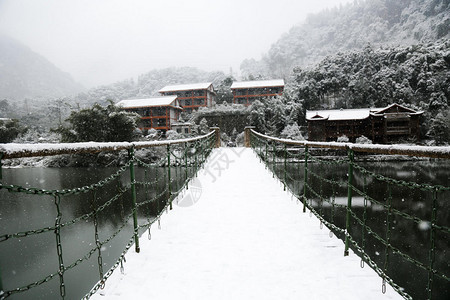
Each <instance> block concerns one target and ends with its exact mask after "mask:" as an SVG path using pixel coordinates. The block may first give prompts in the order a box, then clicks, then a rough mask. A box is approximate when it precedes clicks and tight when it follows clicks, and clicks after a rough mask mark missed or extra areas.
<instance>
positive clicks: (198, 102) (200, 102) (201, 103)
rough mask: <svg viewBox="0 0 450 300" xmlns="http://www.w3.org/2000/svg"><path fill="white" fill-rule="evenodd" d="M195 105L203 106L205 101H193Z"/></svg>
mask: <svg viewBox="0 0 450 300" xmlns="http://www.w3.org/2000/svg"><path fill="white" fill-rule="evenodd" d="M195 105H205V99H195Z"/></svg>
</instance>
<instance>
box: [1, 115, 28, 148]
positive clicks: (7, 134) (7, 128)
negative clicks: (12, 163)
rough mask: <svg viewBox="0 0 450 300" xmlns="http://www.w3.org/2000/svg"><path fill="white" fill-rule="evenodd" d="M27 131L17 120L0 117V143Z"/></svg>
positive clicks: (7, 141)
mask: <svg viewBox="0 0 450 300" xmlns="http://www.w3.org/2000/svg"><path fill="white" fill-rule="evenodd" d="M26 131H27V129H26V128H24V127H22V126H20V124H19V121H18V120H15V119H13V120H11V119H0V143H11V142H12V141H13V140H14V139H15V138H16V137H17V136H18V135H19V134H23V133H25V132H26Z"/></svg>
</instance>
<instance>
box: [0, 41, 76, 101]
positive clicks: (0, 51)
mask: <svg viewBox="0 0 450 300" xmlns="http://www.w3.org/2000/svg"><path fill="white" fill-rule="evenodd" d="M81 90H83V87H82V86H81V85H80V84H78V83H76V82H75V81H74V80H73V79H72V77H71V76H70V75H69V74H68V73H65V72H63V71H61V70H60V69H58V68H57V67H56V66H55V65H54V64H52V63H51V62H50V61H48V60H47V59H46V58H44V57H43V56H41V55H40V54H38V53H36V52H33V51H32V50H31V49H30V48H28V47H26V46H25V45H23V44H21V43H20V42H18V41H16V40H14V39H12V38H10V37H7V36H4V35H0V99H8V100H12V101H17V100H22V99H25V98H31V99H33V100H36V99H43V100H47V99H48V98H53V97H64V96H67V95H71V94H75V93H77V92H80V91H81Z"/></svg>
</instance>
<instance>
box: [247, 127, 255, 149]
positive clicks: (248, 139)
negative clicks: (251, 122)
mask: <svg viewBox="0 0 450 300" xmlns="http://www.w3.org/2000/svg"><path fill="white" fill-rule="evenodd" d="M252 129H255V126H247V127H245V129H244V130H245V132H244V147H246V148H250V147H251V146H252V143H251V131H250V130H252Z"/></svg>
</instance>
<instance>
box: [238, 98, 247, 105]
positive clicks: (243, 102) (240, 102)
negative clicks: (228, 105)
mask: <svg viewBox="0 0 450 300" xmlns="http://www.w3.org/2000/svg"><path fill="white" fill-rule="evenodd" d="M237 100H238V104H247V98H238V99H237Z"/></svg>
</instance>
